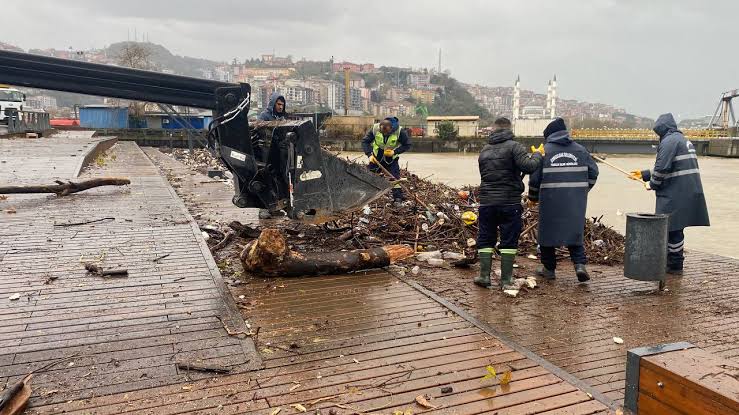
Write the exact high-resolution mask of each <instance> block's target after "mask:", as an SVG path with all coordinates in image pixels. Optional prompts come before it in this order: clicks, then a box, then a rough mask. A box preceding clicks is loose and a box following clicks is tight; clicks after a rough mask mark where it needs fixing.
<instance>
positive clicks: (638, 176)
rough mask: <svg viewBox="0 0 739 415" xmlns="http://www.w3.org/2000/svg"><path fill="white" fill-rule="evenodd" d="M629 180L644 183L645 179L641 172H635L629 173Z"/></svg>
mask: <svg viewBox="0 0 739 415" xmlns="http://www.w3.org/2000/svg"><path fill="white" fill-rule="evenodd" d="M629 179H631V180H636V181H639V182H641V181H644V178H643V177H642V175H641V170H634V171H632V172H631V173H629Z"/></svg>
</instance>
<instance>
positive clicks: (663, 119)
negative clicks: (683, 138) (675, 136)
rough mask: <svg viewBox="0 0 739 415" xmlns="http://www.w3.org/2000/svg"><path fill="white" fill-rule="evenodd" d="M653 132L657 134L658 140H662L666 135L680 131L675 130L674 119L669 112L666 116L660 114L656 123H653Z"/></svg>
mask: <svg viewBox="0 0 739 415" xmlns="http://www.w3.org/2000/svg"><path fill="white" fill-rule="evenodd" d="M653 130H654V132H655V133H657V135H658V136H659V138H664V137H665V136H666V135H667V134H670V133H674V132H675V131H680V130H678V129H677V123H676V122H675V117H673V116H672V114H671V113H669V112H668V113H667V114H662V115H660V116H659V117H658V118H657V121H655V122H654V128H653Z"/></svg>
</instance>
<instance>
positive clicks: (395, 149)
mask: <svg viewBox="0 0 739 415" xmlns="http://www.w3.org/2000/svg"><path fill="white" fill-rule="evenodd" d="M410 148H411V140H410V138H409V137H408V133H407V132H406V131H405V130H404V129H403V127H401V126H400V122H399V121H398V118H397V117H387V118H385V119H384V120H382V121H381V122H379V123H377V124H375V125H373V126H372V128H371V129H370V130H369V131H367V135H366V136H365V137H364V139H362V150H363V151H364V154H365V155H367V157H369V168H370V170H371V171H372V172H373V173H378V174H380V173H381V169H380V166H382V167H384V168H385V170H387V171H388V172H389V173H390V174H392V175H393V177H395V178H396V179H400V163H399V162H398V156H400V155H401V154H403V153H405V152H406V151H408V150H410ZM377 163H379V165H378V164H377ZM393 201H394V202H395V204H396V205H400V204H401V203H403V190H402V189H401V188H400V184H398V183H396V184H395V185H394V186H393Z"/></svg>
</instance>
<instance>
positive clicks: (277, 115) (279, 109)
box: [257, 91, 287, 121]
mask: <svg viewBox="0 0 739 415" xmlns="http://www.w3.org/2000/svg"><path fill="white" fill-rule="evenodd" d="M286 111H287V103H286V102H285V97H284V96H282V95H280V93H279V92H277V91H275V92H273V93H272V95H270V97H269V104H267V108H265V109H264V110H262V112H261V113H259V116H258V117H257V119H258V120H259V121H275V120H282V119H284V118H285V115H287V113H286Z"/></svg>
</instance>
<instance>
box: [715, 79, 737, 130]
mask: <svg viewBox="0 0 739 415" xmlns="http://www.w3.org/2000/svg"><path fill="white" fill-rule="evenodd" d="M737 97H739V89H732V90H731V91H726V92H724V93H722V94H721V98H719V101H718V105H717V106H716V111H714V113H713V116H712V117H711V121H710V122H709V123H708V128H709V129H717V128H721V129H724V130H728V129H729V128H730V127H739V120H737V118H736V115H734V106H733V105H732V100H733V99H734V98H737ZM719 122H720V124H719Z"/></svg>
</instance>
